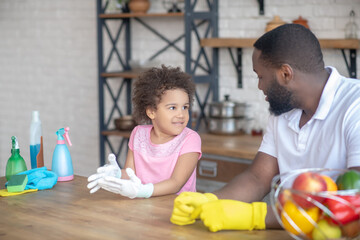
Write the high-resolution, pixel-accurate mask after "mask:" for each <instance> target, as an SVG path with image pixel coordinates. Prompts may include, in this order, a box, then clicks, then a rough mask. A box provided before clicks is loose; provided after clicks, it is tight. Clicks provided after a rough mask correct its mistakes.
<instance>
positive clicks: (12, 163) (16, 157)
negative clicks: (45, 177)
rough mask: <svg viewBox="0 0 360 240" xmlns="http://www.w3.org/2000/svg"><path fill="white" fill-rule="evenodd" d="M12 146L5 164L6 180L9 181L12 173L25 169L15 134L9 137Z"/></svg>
mask: <svg viewBox="0 0 360 240" xmlns="http://www.w3.org/2000/svg"><path fill="white" fill-rule="evenodd" d="M11 141H12V148H11V156H10V158H9V160H8V162H7V164H6V175H5V176H6V180H7V181H9V179H10V177H11V176H12V175H15V174H18V173H19V172H23V171H26V170H27V167H26V163H25V161H24V159H23V157H22V156H21V155H20V149H19V143H18V141H17V139H16V137H15V136H12V137H11Z"/></svg>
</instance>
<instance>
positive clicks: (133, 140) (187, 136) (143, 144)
mask: <svg viewBox="0 0 360 240" xmlns="http://www.w3.org/2000/svg"><path fill="white" fill-rule="evenodd" d="M152 127H153V126H152V125H139V126H137V127H135V128H134V130H133V131H132V132H131V136H130V140H129V148H130V149H131V150H132V151H133V153H134V163H135V172H136V176H137V177H138V178H140V180H141V182H142V183H143V184H146V183H153V184H155V183H158V182H161V181H164V180H167V179H169V178H170V177H171V174H172V173H173V171H174V168H175V165H176V162H177V160H178V158H179V156H180V155H182V154H185V153H190V152H198V153H200V154H199V158H198V159H200V157H201V139H200V136H199V134H198V133H197V132H195V131H193V130H191V129H190V128H187V127H186V128H184V130H183V131H182V132H181V133H180V134H179V135H177V136H176V137H175V138H173V139H172V140H170V141H169V142H166V143H164V144H153V143H151V140H150V132H151V129H152ZM184 191H187V192H196V168H195V169H194V171H193V173H192V174H191V176H190V178H189V179H188V181H187V182H186V183H185V185H184V186H183V187H182V188H181V189H180V191H179V192H178V194H179V193H181V192H184Z"/></svg>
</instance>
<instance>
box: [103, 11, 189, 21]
mask: <svg viewBox="0 0 360 240" xmlns="http://www.w3.org/2000/svg"><path fill="white" fill-rule="evenodd" d="M183 16H184V13H183V12H180V13H103V14H100V15H99V17H100V18H102V19H117V18H134V17H183Z"/></svg>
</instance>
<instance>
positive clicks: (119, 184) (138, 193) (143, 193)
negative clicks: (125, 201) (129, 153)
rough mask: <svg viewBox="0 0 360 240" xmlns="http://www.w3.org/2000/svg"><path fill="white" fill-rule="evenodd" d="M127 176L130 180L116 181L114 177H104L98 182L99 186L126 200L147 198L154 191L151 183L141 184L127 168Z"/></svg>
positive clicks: (132, 171)
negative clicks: (126, 198)
mask: <svg viewBox="0 0 360 240" xmlns="http://www.w3.org/2000/svg"><path fill="white" fill-rule="evenodd" d="M125 171H126V173H127V175H128V176H129V178H130V180H125V179H118V178H115V177H111V176H108V177H105V178H102V179H100V180H99V183H98V184H99V186H100V187H101V188H103V189H105V190H107V191H109V192H113V193H116V194H120V195H122V196H125V197H128V198H131V199H132V198H136V197H138V198H149V197H151V195H152V193H153V191H154V185H153V184H152V183H148V184H142V183H141V180H140V179H139V178H138V177H137V176H136V175H135V173H134V170H132V169H131V168H127V169H126V170H125Z"/></svg>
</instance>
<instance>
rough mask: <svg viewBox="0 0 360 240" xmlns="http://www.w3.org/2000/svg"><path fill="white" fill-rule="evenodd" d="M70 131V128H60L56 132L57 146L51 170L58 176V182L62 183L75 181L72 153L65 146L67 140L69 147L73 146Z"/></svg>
mask: <svg viewBox="0 0 360 240" xmlns="http://www.w3.org/2000/svg"><path fill="white" fill-rule="evenodd" d="M69 130H70V128H69V127H66V128H60V129H59V130H58V131H56V135H57V145H56V147H55V150H54V154H53V157H52V166H51V170H52V171H53V172H55V173H56V174H57V175H58V181H60V182H64V181H70V180H73V179H74V170H73V165H72V160H71V156H70V152H69V149H68V148H67V146H66V144H65V140H66V141H67V143H68V144H69V146H71V145H72V144H71V141H70V138H69V134H68V132H69ZM64 138H65V139H64Z"/></svg>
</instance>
